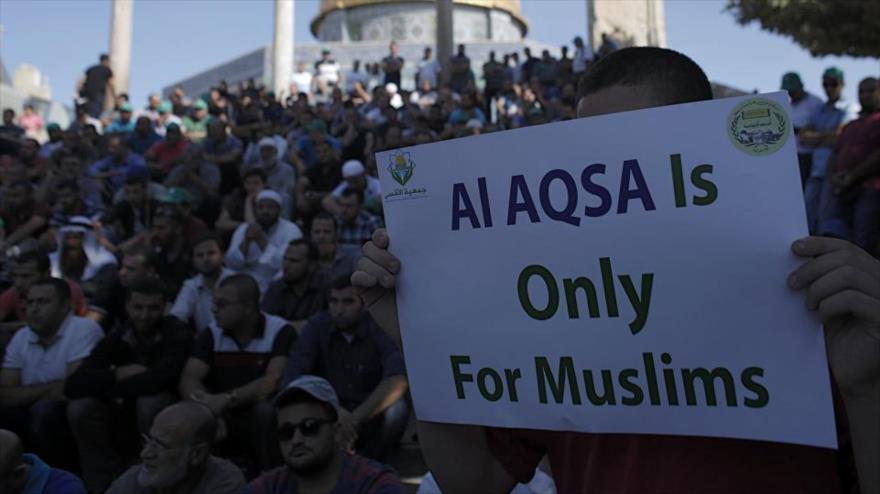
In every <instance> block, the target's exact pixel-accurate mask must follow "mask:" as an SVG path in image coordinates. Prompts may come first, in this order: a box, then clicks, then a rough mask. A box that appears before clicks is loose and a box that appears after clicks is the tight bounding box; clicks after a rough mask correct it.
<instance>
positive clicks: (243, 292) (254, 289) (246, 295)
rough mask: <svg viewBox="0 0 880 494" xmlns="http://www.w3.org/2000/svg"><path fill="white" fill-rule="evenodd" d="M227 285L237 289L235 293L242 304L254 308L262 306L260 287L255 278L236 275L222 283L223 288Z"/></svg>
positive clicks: (247, 275)
mask: <svg viewBox="0 0 880 494" xmlns="http://www.w3.org/2000/svg"><path fill="white" fill-rule="evenodd" d="M227 285H231V286H232V287H233V288H235V292H236V294H237V295H238V297H239V298H240V299H241V301H242V302H244V303H248V304H251V305H253V306H254V307H259V306H260V286H259V285H257V282H256V280H254V278H253V276H251V275H249V274H234V275H232V276H229V277H227V278H224V279H223V281H221V282H220V287H221V288H222V287H224V286H227Z"/></svg>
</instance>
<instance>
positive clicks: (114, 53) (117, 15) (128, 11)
mask: <svg viewBox="0 0 880 494" xmlns="http://www.w3.org/2000/svg"><path fill="white" fill-rule="evenodd" d="M112 9H113V14H112V15H113V17H112V18H111V20H110V67H111V69H112V70H113V89H115V90H116V94H119V93H127V92H128V79H129V74H130V69H131V26H132V20H133V18H134V0H113V7H112Z"/></svg>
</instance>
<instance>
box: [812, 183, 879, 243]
mask: <svg viewBox="0 0 880 494" xmlns="http://www.w3.org/2000/svg"><path fill="white" fill-rule="evenodd" d="M831 189H832V188H831V185H829V184H825V186H824V187H822V193H821V196H820V201H819V204H820V206H819V212H818V225H817V231H816V233H817V234H818V235H826V236H830V237H838V238H845V239H848V240H850V241H852V242H853V243H854V244H856V245H858V246H859V247H861V248H863V249H865V250H867V251H868V252H871V253H873V254H877V252H878V248H880V245H878V243H880V190H877V189H868V188H864V187H858V188H856V189H855V190H852V191H850V192H848V193H845V194H843V195H835V194H834V192H833V191H832V190H831Z"/></svg>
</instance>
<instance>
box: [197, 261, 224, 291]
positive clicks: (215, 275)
mask: <svg viewBox="0 0 880 494" xmlns="http://www.w3.org/2000/svg"><path fill="white" fill-rule="evenodd" d="M222 272H223V267H222V266H221V267H219V268H217V269H216V270H214V271H212V272H210V273H202V280H204V285H205V286H207V287H208V288H209V289H210V288H214V285H215V284H217V280H218V279H220V274H221V273H222Z"/></svg>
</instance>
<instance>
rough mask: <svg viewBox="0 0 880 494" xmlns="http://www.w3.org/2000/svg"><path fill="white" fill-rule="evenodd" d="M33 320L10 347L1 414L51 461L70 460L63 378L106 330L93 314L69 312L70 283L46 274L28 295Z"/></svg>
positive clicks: (0, 379)
mask: <svg viewBox="0 0 880 494" xmlns="http://www.w3.org/2000/svg"><path fill="white" fill-rule="evenodd" d="M27 320H28V325H27V326H26V327H25V328H24V329H21V330H19V331H18V332H16V333H15V336H13V337H12V341H10V342H9V345H8V346H7V347H6V355H5V356H4V358H3V368H2V369H0V419H2V422H3V423H4V424H11V425H12V426H13V428H14V429H15V430H17V431H19V432H21V433H23V434H24V435H25V436H26V438H27V442H28V444H30V445H31V446H32V447H33V449H34V450H35V451H36V452H37V453H38V454H40V455H41V456H42V457H43V458H45V459H47V460H50V463H56V464H57V463H59V461H56V460H60V461H61V462H62V463H63V462H64V460H68V458H67V457H66V455H65V450H64V448H65V447H67V446H70V445H68V444H66V438H67V437H68V436H69V429H68V427H67V416H66V414H65V409H66V407H67V399H66V398H65V397H64V380H65V379H66V378H67V377H68V376H70V375H71V374H73V372H74V371H76V369H77V368H79V366H80V364H81V363H82V361H83V359H85V358H86V357H88V356H89V354H90V353H91V351H92V348H93V347H94V346H95V345H96V344H97V343H98V341H99V340H100V339H101V338H102V337H103V336H104V333H103V332H102V331H101V328H100V327H99V326H98V325H97V323H95V322H94V321H92V320H90V319H86V318H84V317H77V316H74V315H72V314H71V313H70V286H69V285H68V284H67V282H66V281H64V280H59V279H57V278H46V279H43V280H40V281H38V282H36V283H34V284H33V285H31V287H30V290H28V295H27Z"/></svg>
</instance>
